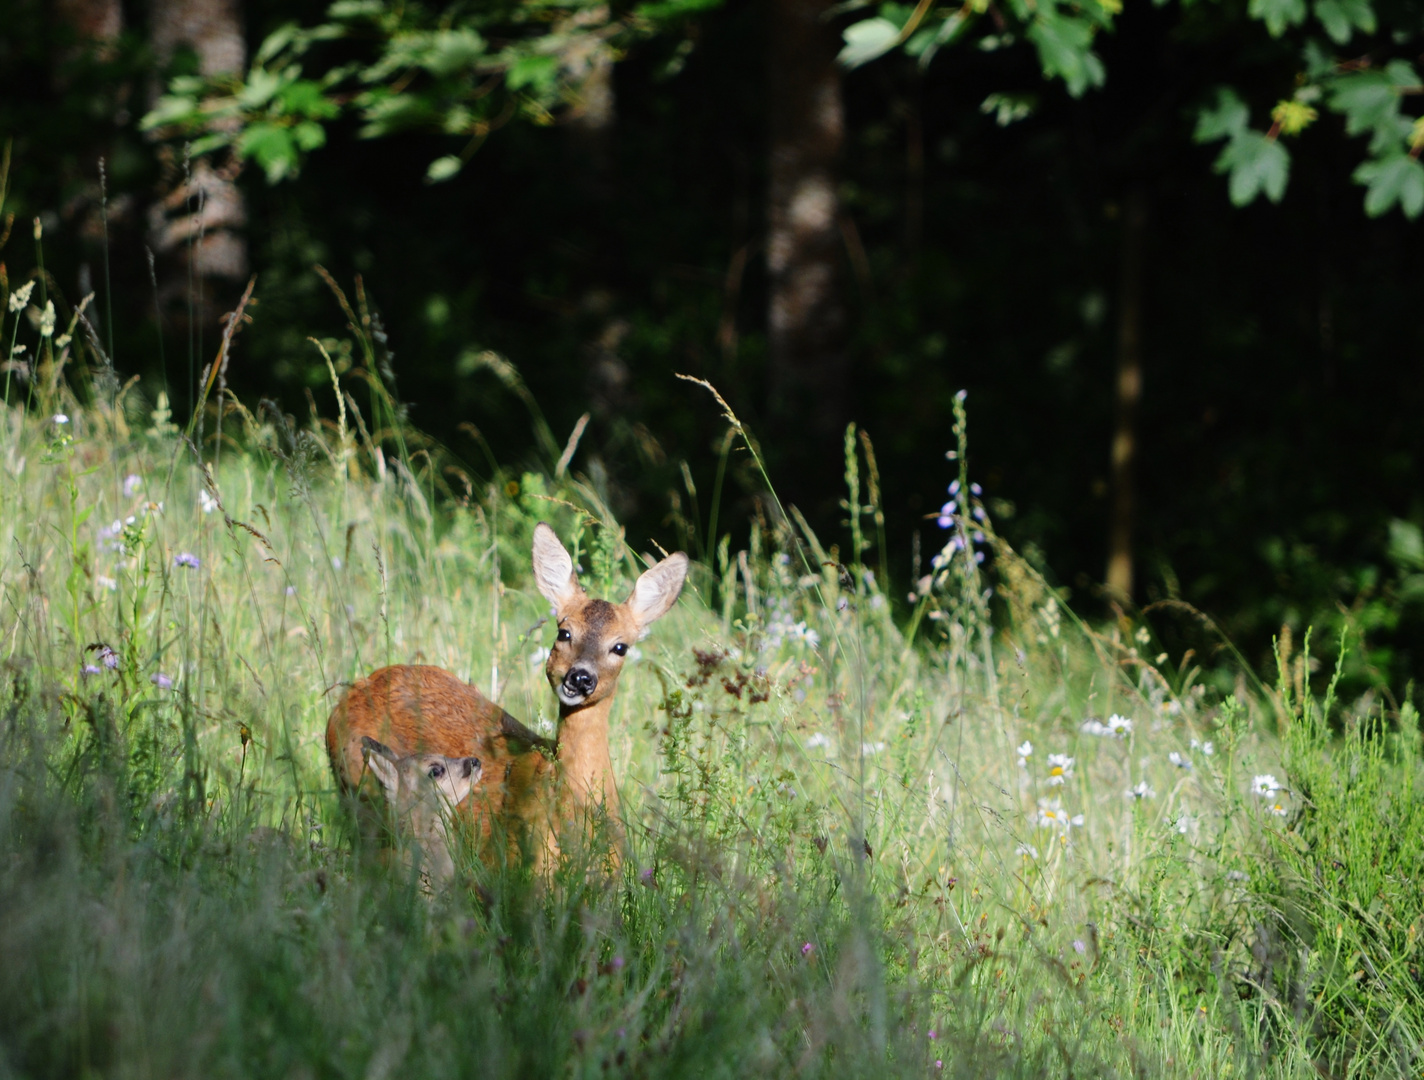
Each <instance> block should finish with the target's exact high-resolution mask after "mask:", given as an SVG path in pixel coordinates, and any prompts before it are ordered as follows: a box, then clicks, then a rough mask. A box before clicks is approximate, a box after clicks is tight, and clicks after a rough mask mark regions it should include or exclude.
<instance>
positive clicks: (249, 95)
mask: <svg viewBox="0 0 1424 1080" xmlns="http://www.w3.org/2000/svg"><path fill="white" fill-rule="evenodd" d="M281 87H282V77H281V76H280V75H278V74H277V73H276V72H274V71H268V70H267V69H266V68H260V67H255V68H253V69H252V70H251V71H249V72H248V73H247V81H246V82H245V83H243V85H242V89H240V90H239V91H238V92H237V100H238V101H239V102H241V104H242V107H243V108H245V109H260V108H262V107H263V106H264V105H266V104H267V103H268V102H269V101H271V100H272V98H273V96H274V95H275V94H276V93H277V91H278V90H280V89H281Z"/></svg>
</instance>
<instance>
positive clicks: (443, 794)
mask: <svg viewBox="0 0 1424 1080" xmlns="http://www.w3.org/2000/svg"><path fill="white" fill-rule="evenodd" d="M361 752H362V756H363V757H364V758H365V760H366V765H367V767H369V768H370V770H371V772H372V774H373V775H374V776H375V777H376V779H377V780H378V781H379V782H380V785H381V787H382V789H384V791H385V793H386V802H388V803H389V804H390V807H391V812H392V815H393V817H394V818H395V826H396V830H397V832H398V833H404V834H407V836H408V837H409V839H410V840H411V841H413V843H414V848H415V850H413V851H411V852H410V854H411V855H418V857H419V859H420V870H421V876H422V878H423V879H424V880H425V884H426V887H427V888H429V887H430V886H431V885H433V884H439V883H442V882H446V881H449V880H450V879H451V878H453V877H454V876H455V860H454V859H453V858H451V856H450V835H449V829H450V821H449V815H450V814H451V813H452V812H453V811H454V809H455V807H456V806H458V805H459V804H460V803H462V802H464V800H465V798H466V797H467V796H468V795H469V794H470V792H471V791H472V790H473V789H474V786H475V785H476V784H477V783H479V780H480V773H481V771H482V770H481V768H480V759H479V758H474V757H462V758H450V757H445V756H444V755H443V754H407V755H405V756H404V757H399V756H397V755H396V753H395V751H394V750H392V749H391V748H390V747H389V746H386V745H385V744H384V743H379V742H377V741H376V740H375V739H373V738H371V737H370V736H369V735H365V736H362V738H361Z"/></svg>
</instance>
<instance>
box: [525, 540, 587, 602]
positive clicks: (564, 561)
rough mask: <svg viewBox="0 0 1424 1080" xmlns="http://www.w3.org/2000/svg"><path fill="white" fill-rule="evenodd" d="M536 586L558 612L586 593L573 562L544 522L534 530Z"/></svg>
mask: <svg viewBox="0 0 1424 1080" xmlns="http://www.w3.org/2000/svg"><path fill="white" fill-rule="evenodd" d="M534 584H535V585H537V586H538V587H539V591H540V592H541V593H543V594H544V599H546V600H548V601H549V603H551V604H553V605H554V609H555V610H556V611H557V610H560V609H562V608H563V607H565V606H566V605H567V604H570V603H572V602H573V601H574V600H576V599H577V598H578V597H579V596H580V594H582V592H583V589H581V588H580V587H579V583H578V578H577V577H575V576H574V561H573V559H572V558H571V557H570V556H569V553H568V552H567V551H566V550H564V545H563V544H561V543H559V538H558V537H557V536H555V535H554V530H553V529H551V528H549V526H547V525H545V524H544V523H543V522H542V521H541V522H539V524H538V525H535V526H534Z"/></svg>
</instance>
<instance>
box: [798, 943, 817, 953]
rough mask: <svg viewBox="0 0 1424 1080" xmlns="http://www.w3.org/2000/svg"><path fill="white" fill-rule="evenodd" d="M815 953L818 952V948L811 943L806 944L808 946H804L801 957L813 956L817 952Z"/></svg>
mask: <svg viewBox="0 0 1424 1080" xmlns="http://www.w3.org/2000/svg"><path fill="white" fill-rule="evenodd" d="M815 951H816V946H814V945H812V944H811V943H810V942H809V941H808V942H806V944H804V945H802V946H801V955H802V956H810V955H811V954H812V953H813V952H815Z"/></svg>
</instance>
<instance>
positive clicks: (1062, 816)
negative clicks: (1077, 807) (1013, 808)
mask: <svg viewBox="0 0 1424 1080" xmlns="http://www.w3.org/2000/svg"><path fill="white" fill-rule="evenodd" d="M1082 824H1083V815H1082V814H1074V815H1073V816H1072V817H1069V816H1068V811H1066V810H1064V809H1063V801H1062V800H1061V799H1039V800H1038V827H1039V828H1040V829H1047V828H1050V827H1052V828H1055V829H1058V830H1059V831H1060V832H1062V833H1065V834H1066V833H1067V832H1068V830H1069V829H1073V828H1077V827H1080V826H1081V825H1082Z"/></svg>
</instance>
